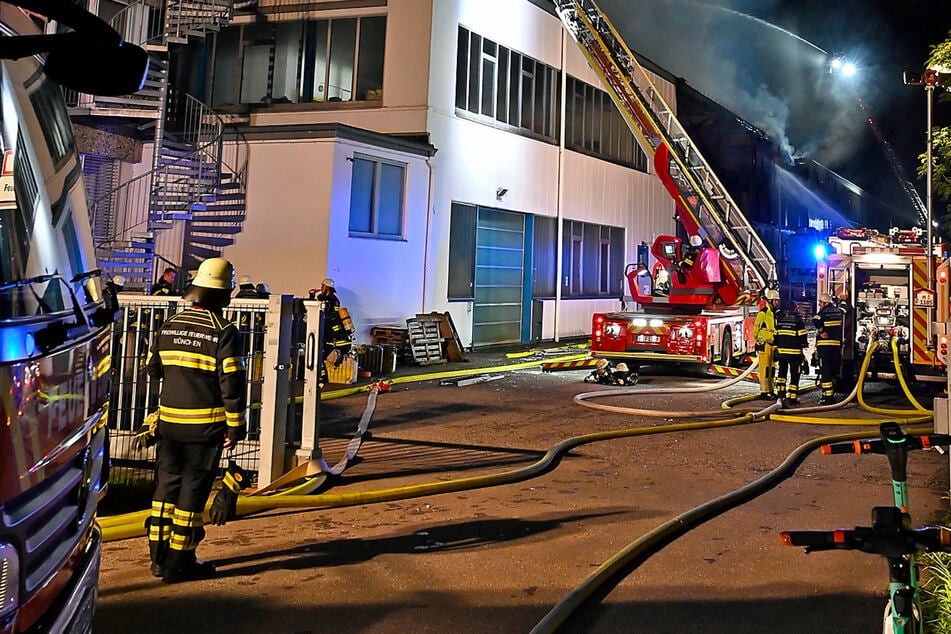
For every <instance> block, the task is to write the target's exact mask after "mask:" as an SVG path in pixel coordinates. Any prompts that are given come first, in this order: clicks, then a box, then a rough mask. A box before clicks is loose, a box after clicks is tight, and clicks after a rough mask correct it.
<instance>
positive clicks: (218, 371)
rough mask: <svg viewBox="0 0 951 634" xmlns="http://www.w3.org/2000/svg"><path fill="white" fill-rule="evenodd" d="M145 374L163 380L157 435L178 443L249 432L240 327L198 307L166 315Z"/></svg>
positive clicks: (236, 437) (222, 437)
mask: <svg viewBox="0 0 951 634" xmlns="http://www.w3.org/2000/svg"><path fill="white" fill-rule="evenodd" d="M148 370H149V376H151V377H153V378H161V379H163V383H162V394H161V396H160V397H159V418H160V423H159V434H160V435H169V436H170V437H173V438H175V439H176V440H179V441H181V442H206V441H212V440H221V441H223V440H224V438H225V433H227V435H228V437H229V438H233V439H235V440H242V439H244V437H245V436H246V435H247V423H246V422H245V409H246V408H247V395H246V390H247V371H246V370H245V362H244V354H243V351H242V349H241V338H240V336H239V335H238V329H237V328H236V327H235V325H234V324H232V323H231V322H230V321H228V320H227V319H225V318H224V316H222V314H221V313H220V312H218V311H211V310H205V309H203V308H199V307H197V306H193V307H191V308H187V309H185V310H183V311H182V312H180V313H178V314H176V315H173V316H172V317H170V318H169V319H168V320H167V321H166V322H165V323H164V324H163V325H162V328H161V330H160V331H159V333H158V336H157V337H156V342H155V344H154V345H153V347H152V350H151V351H150V353H149V361H148Z"/></svg>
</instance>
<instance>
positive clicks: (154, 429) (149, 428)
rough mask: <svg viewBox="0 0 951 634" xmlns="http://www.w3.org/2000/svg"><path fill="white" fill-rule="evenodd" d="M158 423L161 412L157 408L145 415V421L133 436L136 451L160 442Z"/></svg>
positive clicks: (133, 445)
mask: <svg viewBox="0 0 951 634" xmlns="http://www.w3.org/2000/svg"><path fill="white" fill-rule="evenodd" d="M158 423H159V413H158V410H155V411H154V412H152V413H151V414H149V415H148V416H146V417H145V422H143V423H142V426H141V427H139V428H138V429H137V430H136V432H135V436H133V437H132V448H133V449H134V450H135V451H142V450H143V449H145V448H146V447H151V446H152V445H154V444H155V443H157V442H158V438H159V436H158Z"/></svg>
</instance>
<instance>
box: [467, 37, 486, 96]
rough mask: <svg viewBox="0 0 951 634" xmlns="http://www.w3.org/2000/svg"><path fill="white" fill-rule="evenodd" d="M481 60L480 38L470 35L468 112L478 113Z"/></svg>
mask: <svg viewBox="0 0 951 634" xmlns="http://www.w3.org/2000/svg"><path fill="white" fill-rule="evenodd" d="M481 58H482V38H481V37H480V36H478V35H476V34H475V33H473V34H472V40H471V41H470V42H469V104H468V105H467V106H466V110H468V111H469V112H476V113H477V112H479V70H480V68H481V64H479V60H480V59H481Z"/></svg>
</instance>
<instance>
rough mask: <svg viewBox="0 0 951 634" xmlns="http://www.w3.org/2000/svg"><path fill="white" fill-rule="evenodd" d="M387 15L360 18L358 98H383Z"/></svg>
mask: <svg viewBox="0 0 951 634" xmlns="http://www.w3.org/2000/svg"><path fill="white" fill-rule="evenodd" d="M385 49H386V16H378V17H372V18H360V56H359V58H358V59H357V99H358V100H366V101H379V100H381V99H383V51H384V50H385Z"/></svg>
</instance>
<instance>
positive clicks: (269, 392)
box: [109, 293, 323, 485]
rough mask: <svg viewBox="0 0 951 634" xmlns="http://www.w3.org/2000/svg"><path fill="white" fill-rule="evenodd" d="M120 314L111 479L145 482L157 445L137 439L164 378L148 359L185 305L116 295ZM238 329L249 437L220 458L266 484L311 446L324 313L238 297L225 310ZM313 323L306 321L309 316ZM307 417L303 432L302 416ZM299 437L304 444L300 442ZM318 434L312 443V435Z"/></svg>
mask: <svg viewBox="0 0 951 634" xmlns="http://www.w3.org/2000/svg"><path fill="white" fill-rule="evenodd" d="M119 303H120V306H121V313H120V316H119V318H118V319H117V321H116V324H115V327H114V329H113V340H112V373H113V374H112V396H111V400H110V407H109V431H110V453H111V456H112V470H111V475H110V482H112V483H114V484H134V485H142V484H148V483H150V482H151V481H152V480H153V479H154V472H155V447H150V448H148V449H144V450H136V449H134V448H133V447H132V438H133V437H134V435H135V433H136V431H137V430H138V429H139V428H140V427H141V425H142V424H143V422H144V421H145V418H146V417H147V416H148V414H149V413H150V412H152V411H154V410H156V409H157V408H158V399H159V393H160V390H161V382H160V381H156V380H152V379H150V378H149V376H148V372H147V369H146V364H147V362H148V355H149V350H150V349H151V346H152V344H153V341H154V339H155V336H156V335H157V333H158V331H159V329H160V328H161V327H162V324H163V323H164V322H165V320H166V319H167V318H168V317H170V316H171V315H174V314H175V313H177V312H180V311H181V310H183V309H184V308H186V307H187V305H188V304H187V303H186V302H184V301H183V300H182V299H181V298H180V297H151V296H144V295H138V294H131V293H123V294H120V295H119ZM224 314H225V317H226V318H228V319H229V320H231V321H232V322H233V323H234V324H235V325H236V326H237V327H238V332H239V333H240V336H241V339H242V343H243V349H244V354H245V361H246V366H247V369H248V383H247V390H248V392H247V394H248V409H247V412H246V415H247V421H248V437H247V439H246V440H243V441H242V442H240V443H239V444H238V447H237V448H236V450H235V451H234V452H233V453H231V454H229V455H225V456H223V457H222V464H221V467H222V468H224V467H226V466H227V461H228V460H229V459H233V460H235V461H236V462H237V463H238V464H239V465H240V466H241V467H242V468H243V469H245V470H247V471H249V472H251V473H252V475H253V476H254V477H255V479H256V480H257V481H258V484H267V483H268V482H270V481H272V480H273V479H274V478H275V477H277V475H279V474H280V473H283V472H284V470H285V469H287V468H288V467H289V466H290V465H289V464H288V461H289V459H290V458H291V457H292V456H293V453H294V451H295V450H296V451H298V452H300V451H301V450H303V451H304V452H305V453H307V452H310V451H313V449H314V447H313V445H315V444H316V428H317V423H318V420H317V419H318V416H317V409H318V406H319V398H320V393H319V386H318V385H317V381H318V376H319V367H318V362H319V359H318V357H319V354H318V352H319V350H320V346H319V345H318V343H319V341H321V337H320V331H321V325H322V321H323V319H322V315H323V313H322V310H321V306H320V303H319V302H313V301H303V300H300V299H295V298H293V297H291V296H287V295H285V296H280V297H272V298H271V299H236V300H233V301H232V303H231V305H230V306H229V307H228V308H227V309H225V313H224ZM308 314H310V315H311V319H310V322H311V325H310V327H309V328H308V326H307V315H308ZM305 414H306V416H307V418H306V420H308V421H309V424H308V425H307V431H306V432H305V431H304V427H305V426H304V424H303V421H304V420H305ZM302 435H303V436H305V437H306V439H307V442H306V443H305V444H307V445H308V446H307V447H302V445H301V439H302ZM311 437H313V440H310V438H311Z"/></svg>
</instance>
